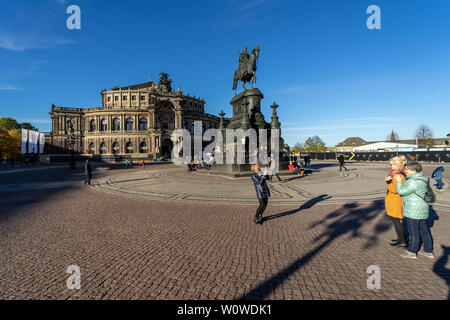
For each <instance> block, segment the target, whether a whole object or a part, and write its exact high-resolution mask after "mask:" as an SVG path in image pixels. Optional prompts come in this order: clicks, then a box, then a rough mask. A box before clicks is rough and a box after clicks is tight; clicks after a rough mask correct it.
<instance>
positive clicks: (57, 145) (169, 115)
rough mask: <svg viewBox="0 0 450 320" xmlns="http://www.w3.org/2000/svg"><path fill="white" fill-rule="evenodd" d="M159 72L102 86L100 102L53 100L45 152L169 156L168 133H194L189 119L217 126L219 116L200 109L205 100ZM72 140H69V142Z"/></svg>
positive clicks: (135, 156) (204, 128) (205, 124)
mask: <svg viewBox="0 0 450 320" xmlns="http://www.w3.org/2000/svg"><path fill="white" fill-rule="evenodd" d="M171 83H172V80H170V79H169V78H168V75H167V74H166V73H163V72H161V76H160V79H159V82H158V83H154V82H153V81H152V80H151V79H150V81H149V82H146V83H141V84H136V85H131V86H125V87H120V86H118V85H116V86H115V87H114V88H113V89H111V90H109V91H107V90H102V91H101V98H102V106H101V107H97V108H67V107H60V106H55V105H52V109H51V112H50V116H51V121H52V125H51V126H52V130H51V132H50V134H49V135H47V136H46V145H47V147H46V153H47V154H70V153H71V150H72V145H73V150H74V152H75V153H77V154H81V155H129V156H131V157H133V158H146V157H152V158H154V157H157V156H170V153H171V150H172V148H173V143H172V140H171V133H172V131H173V130H174V129H177V128H184V129H187V130H189V131H190V132H192V133H193V130H194V121H202V126H203V130H206V129H210V128H218V127H219V122H220V118H219V117H216V116H214V115H211V114H207V113H205V101H204V100H203V99H200V98H198V97H195V96H190V95H189V94H187V95H185V94H184V93H183V92H182V91H181V89H180V87H178V90H177V91H173V90H172V86H171ZM71 140H72V141H73V142H72V143H71Z"/></svg>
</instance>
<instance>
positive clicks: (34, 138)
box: [28, 130, 39, 153]
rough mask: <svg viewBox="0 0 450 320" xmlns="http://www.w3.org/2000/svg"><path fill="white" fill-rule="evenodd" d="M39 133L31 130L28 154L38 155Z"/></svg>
mask: <svg viewBox="0 0 450 320" xmlns="http://www.w3.org/2000/svg"><path fill="white" fill-rule="evenodd" d="M38 140H39V132H36V131H33V130H29V138H28V153H38V151H39V150H38V145H37V143H38Z"/></svg>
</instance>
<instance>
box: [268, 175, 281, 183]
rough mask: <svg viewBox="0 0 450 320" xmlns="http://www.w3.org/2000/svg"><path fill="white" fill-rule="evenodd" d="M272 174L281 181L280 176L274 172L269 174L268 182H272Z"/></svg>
mask: <svg viewBox="0 0 450 320" xmlns="http://www.w3.org/2000/svg"><path fill="white" fill-rule="evenodd" d="M273 176H276V177H277V178H278V181H281V178H280V176H279V175H278V173H274V174H271V175H270V182H272V177H273Z"/></svg>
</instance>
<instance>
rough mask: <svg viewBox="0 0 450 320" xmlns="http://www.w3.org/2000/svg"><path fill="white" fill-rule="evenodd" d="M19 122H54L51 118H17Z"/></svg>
mask: <svg viewBox="0 0 450 320" xmlns="http://www.w3.org/2000/svg"><path fill="white" fill-rule="evenodd" d="M16 120H17V121H18V122H28V123H52V121H51V120H49V119H16Z"/></svg>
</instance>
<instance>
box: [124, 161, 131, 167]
mask: <svg viewBox="0 0 450 320" xmlns="http://www.w3.org/2000/svg"><path fill="white" fill-rule="evenodd" d="M129 167H130V160H128V159H126V160H125V168H129Z"/></svg>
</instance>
